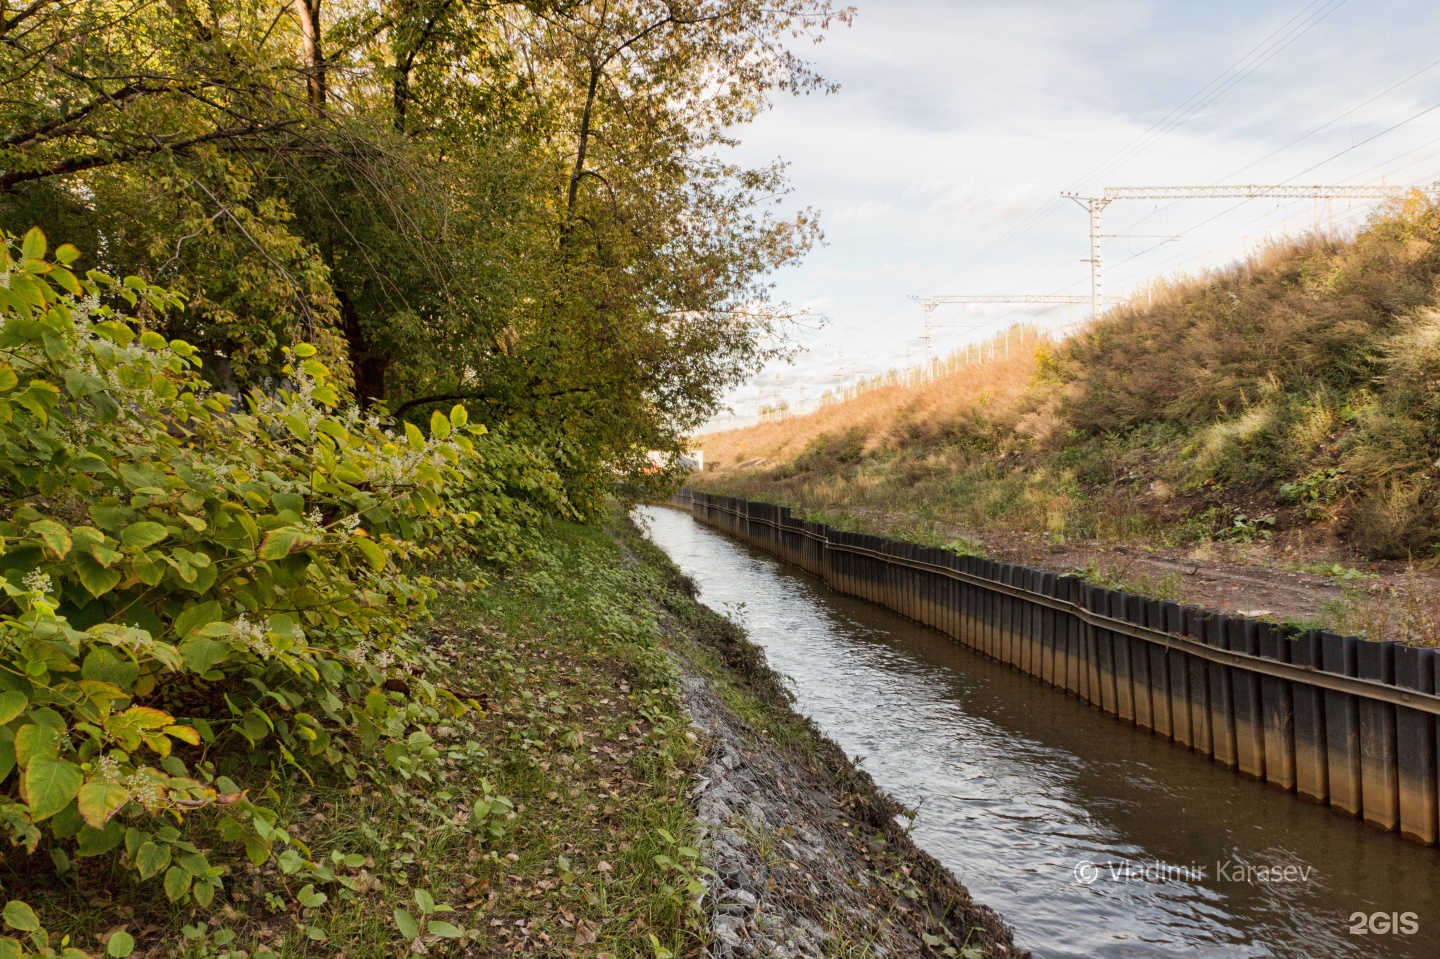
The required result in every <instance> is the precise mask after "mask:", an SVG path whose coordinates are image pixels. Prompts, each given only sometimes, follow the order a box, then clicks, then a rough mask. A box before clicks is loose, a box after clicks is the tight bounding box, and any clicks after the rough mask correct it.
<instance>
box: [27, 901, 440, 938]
mask: <svg viewBox="0 0 1440 959" xmlns="http://www.w3.org/2000/svg"><path fill="white" fill-rule="evenodd" d="M6 911H7V912H8V911H9V909H8V907H7V909H6ZM395 928H396V929H399V930H400V935H402V936H404V937H405V938H406V939H414V938H415V937H416V936H418V935H420V927H419V926H417V925H416V924H415V919H414V917H412V916H411V915H410V913H408V912H406V911H405V910H404V909H401V908H400V907H399V906H396V907H395Z"/></svg>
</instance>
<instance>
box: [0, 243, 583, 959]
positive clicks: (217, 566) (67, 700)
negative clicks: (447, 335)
mask: <svg viewBox="0 0 1440 959" xmlns="http://www.w3.org/2000/svg"><path fill="white" fill-rule="evenodd" d="M77 256H78V254H77V252H76V251H75V249H74V248H73V247H69V246H62V247H60V248H59V249H58V250H56V251H55V253H54V255H53V258H47V257H46V242H45V239H44V237H43V236H42V235H41V234H40V233H39V231H38V230H32V231H31V232H30V233H29V234H27V235H26V236H25V238H24V241H23V244H22V245H20V246H19V248H18V249H17V248H16V244H15V243H14V241H13V240H10V239H7V240H6V241H5V242H4V243H3V244H0V319H3V327H0V442H3V444H4V448H5V455H4V458H3V459H0V485H3V493H4V501H5V505H4V509H3V511H0V589H3V590H4V599H3V600H0V602H3V607H0V833H3V835H5V836H6V837H7V838H8V839H9V841H10V842H11V844H12V845H13V846H16V847H18V848H20V849H23V850H24V851H25V853H27V854H29V855H30V856H31V857H32V858H33V857H34V856H36V854H38V853H41V852H42V851H43V852H47V853H48V858H49V859H50V860H51V862H53V864H54V866H55V868H56V870H57V871H59V872H60V873H61V874H62V875H63V874H64V873H66V872H68V871H70V870H72V869H73V868H74V865H73V860H74V859H76V858H79V857H92V856H108V857H111V858H113V859H114V860H115V861H117V862H119V863H120V864H122V865H123V866H124V867H126V868H128V869H130V870H133V871H134V872H135V873H137V874H138V876H139V878H140V879H142V880H149V879H152V878H153V879H157V880H160V881H161V882H163V885H164V889H165V892H166V894H167V895H168V896H169V898H170V899H171V900H173V901H185V900H192V899H193V900H194V901H195V902H197V903H199V904H200V905H202V906H204V905H208V904H209V903H210V901H211V899H212V898H213V896H214V894H215V891H216V890H217V889H218V888H220V886H221V883H222V881H223V870H222V869H221V868H220V867H218V866H216V865H214V864H212V863H211V862H210V861H209V859H208V858H207V857H206V856H205V855H204V854H203V853H202V852H201V851H200V850H199V849H198V848H197V847H196V846H195V845H194V844H192V843H191V842H189V841H187V838H186V837H187V833H186V828H187V826H188V817H189V816H190V815H191V814H192V813H193V812H195V811H196V810H198V809H202V808H205V807H212V806H214V807H221V810H219V811H217V812H216V813H214V814H210V818H211V821H212V822H214V823H215V825H216V828H218V833H219V835H220V837H221V838H222V839H223V840H227V841H229V842H231V843H234V844H238V845H237V849H238V848H239V845H243V847H244V849H245V851H246V852H247V853H248V855H249V857H250V858H251V860H252V861H253V862H255V863H256V864H257V865H259V864H261V863H263V862H265V861H266V860H267V859H268V858H269V856H270V855H271V851H272V847H274V846H275V845H276V844H277V843H282V844H285V843H288V842H289V837H288V836H287V834H286V833H285V831H284V829H283V828H281V827H280V824H278V823H277V822H276V817H275V814H274V813H273V812H272V811H270V810H268V809H266V808H264V807H262V806H260V805H257V804H256V803H254V802H252V801H251V799H250V797H249V795H248V794H247V793H246V792H245V791H243V790H241V789H240V788H239V786H238V785H237V784H236V783H235V782H234V781H232V780H231V779H230V778H229V777H228V776H226V775H224V772H225V771H227V769H230V768H231V766H230V765H227V763H232V764H233V759H234V758H235V757H236V756H238V755H242V754H243V755H244V756H245V757H246V758H247V760H248V762H249V763H250V764H251V765H252V766H259V767H261V768H263V767H264V766H265V765H267V764H269V765H271V766H272V767H275V768H283V767H285V766H301V765H305V764H321V765H326V764H328V765H330V766H332V767H334V768H336V769H338V770H340V771H342V772H343V773H345V774H347V775H350V776H352V777H353V776H355V775H357V773H358V771H359V769H360V768H361V767H362V766H363V765H364V764H365V763H366V762H370V761H378V762H383V763H385V764H387V765H389V766H391V767H394V768H396V769H399V770H400V771H401V772H402V773H404V774H406V775H418V776H422V777H423V776H425V775H426V773H425V765H426V764H427V762H428V761H429V760H431V759H433V758H435V756H436V753H435V751H434V750H433V749H432V748H429V740H428V737H427V736H426V735H425V734H424V733H423V732H422V731H420V729H421V727H422V726H423V725H424V724H425V723H427V722H433V721H435V720H436V719H438V718H439V717H440V716H441V714H442V712H458V711H463V709H464V708H465V707H464V706H463V704H461V703H460V701H459V700H458V699H457V698H456V697H455V696H454V695H452V694H449V693H447V692H445V691H444V690H441V689H437V688H435V687H434V686H432V685H431V684H429V683H428V682H426V681H425V680H424V679H423V678H417V677H416V676H415V675H412V674H411V673H412V671H410V670H406V669H403V667H405V666H406V665H407V661H408V659H409V658H410V655H411V654H410V653H409V651H408V647H407V640H406V638H405V635H404V628H405V624H406V622H407V621H408V620H410V619H411V618H413V617H414V616H416V615H419V614H422V613H423V612H424V610H425V608H426V603H427V602H428V601H429V600H430V599H431V598H432V597H433V595H434V585H433V584H432V583H431V582H430V581H429V580H427V579H426V578H424V577H418V578H417V577H412V576H410V575H407V574H406V571H405V570H406V567H407V565H408V564H409V563H410V562H412V561H414V560H415V559H417V558H422V557H425V556H427V555H430V554H431V553H432V552H433V551H434V550H435V549H436V547H437V546H445V547H446V549H447V552H448V551H451V549H452V548H455V547H458V546H461V545H462V544H463V542H468V541H462V540H461V539H460V537H461V536H462V534H463V533H464V532H465V531H466V530H469V529H471V528H472V527H474V526H475V525H476V524H477V523H478V524H481V525H482V526H483V532H484V535H483V536H482V537H480V539H479V542H480V543H481V544H482V549H483V550H484V551H485V552H487V553H488V554H493V555H499V554H513V552H514V550H515V543H516V542H517V540H518V538H519V530H520V529H521V527H522V526H523V525H524V524H525V522H526V521H527V520H528V519H529V518H530V517H531V514H532V513H534V511H535V510H536V509H537V507H535V506H532V505H527V503H526V497H527V496H529V497H530V498H531V499H535V500H537V501H539V502H544V501H545V500H546V498H547V497H549V498H550V499H551V500H554V499H556V498H558V496H559V494H558V492H556V489H557V486H556V484H555V482H554V479H553V472H547V470H546V469H545V467H544V464H543V463H542V462H540V461H539V460H538V459H535V458H534V457H530V456H527V455H525V454H524V453H523V452H521V451H518V450H517V449H516V448H515V447H514V446H512V445H510V444H506V443H504V442H502V441H496V440H494V439H493V438H490V437H485V436H484V433H485V429H484V427H483V426H471V425H468V424H467V416H466V412H465V410H464V408H463V407H456V408H455V409H454V410H453V411H452V412H451V414H450V415H449V416H445V415H442V414H439V413H436V414H435V415H434V416H433V417H432V418H431V421H430V429H429V433H428V435H426V434H425V433H423V432H422V431H421V430H420V429H419V428H417V427H416V426H415V425H414V424H409V423H407V424H404V427H403V430H395V429H391V428H389V427H387V425H386V424H385V423H383V422H382V421H380V420H379V419H378V418H374V417H368V418H367V417H366V416H363V415H362V414H360V413H359V412H357V411H355V410H354V409H341V406H340V403H341V396H340V395H339V393H338V391H337V390H336V388H335V387H334V386H333V385H332V384H331V382H330V377H329V372H328V370H327V369H326V368H325V367H324V366H323V365H322V364H321V363H320V362H318V361H317V360H316V359H315V357H314V350H313V349H312V348H310V347H307V346H301V347H297V348H296V349H295V350H294V353H293V356H292V357H291V362H290V364H289V365H287V366H285V368H284V373H285V375H286V376H287V377H288V381H287V384H286V386H285V387H283V388H277V389H274V390H272V391H270V392H268V393H266V394H264V395H251V396H249V397H247V398H246V400H245V401H244V403H243V404H241V403H238V402H236V401H235V400H233V399H232V398H231V397H229V396H226V395H225V394H215V393H209V392H207V391H206V390H205V388H204V383H203V381H202V380H201V379H200V377H199V372H198V366H199V362H198V360H197V359H196V357H195V350H194V349H193V348H192V347H190V346H189V345H187V344H186V343H184V342H181V341H178V340H177V341H170V342H167V341H166V340H165V339H164V338H163V337H161V336H160V335H158V334H156V333H154V332H150V331H148V330H146V329H145V321H144V320H145V318H153V317H155V316H157V315H158V314H161V313H163V311H165V310H167V309H170V308H173V307H174V306H175V305H176V304H177V301H178V298H177V297H175V296H174V295H173V294H171V293H169V292H167V291H166V290H163V289H161V288H159V287H156V286H152V285H150V284H148V283H146V282H144V281H142V280H140V279H137V278H134V277H129V278H126V279H125V280H124V281H123V282H117V281H114V280H112V279H109V278H107V277H105V276H103V275H100V274H98V273H93V272H92V273H90V274H89V275H88V276H87V277H86V278H84V279H82V278H80V277H77V276H76V275H75V274H74V273H73V272H71V270H70V269H68V265H69V264H71V263H73V262H74V261H75V259H76V257H77ZM105 302H110V303H113V304H114V308H112V306H110V305H104V304H105ZM117 308H118V309H117ZM121 311H128V312H129V313H130V314H131V315H126V314H125V312H121ZM490 461H495V462H496V464H497V465H495V466H491V465H490ZM387 681H388V682H389V686H388V687H387V685H386V684H387ZM387 688H389V689H394V690H399V689H403V690H405V691H406V692H407V693H408V697H407V696H406V695H402V694H401V693H400V692H398V691H395V692H387V691H386V690H387ZM382 747H383V748H382ZM297 845H298V844H297ZM299 848H300V850H301V851H302V852H303V851H304V850H303V847H299ZM287 855H290V856H291V857H292V859H293V857H294V853H293V851H292V852H289V853H287ZM302 858H303V857H302ZM321 872H322V878H323V869H322V871H321ZM3 919H4V922H5V924H6V926H7V927H8V929H9V930H10V931H13V932H15V933H18V934H22V935H23V936H24V937H25V941H26V942H27V943H28V944H29V945H28V947H27V946H22V944H21V942H20V940H15V939H8V938H4V937H0V959H12V957H18V956H22V955H26V954H27V953H26V952H25V949H26V948H31V949H33V950H34V951H35V952H36V953H37V954H40V955H50V954H52V953H51V951H50V946H49V944H48V938H47V934H46V932H45V930H44V928H43V926H42V924H41V921H40V918H39V917H38V916H36V915H35V913H34V912H33V911H32V909H31V908H30V906H28V905H27V904H25V903H23V902H20V901H18V900H15V901H11V902H10V903H9V904H8V905H7V906H5V908H4V913H3ZM69 953H74V950H69Z"/></svg>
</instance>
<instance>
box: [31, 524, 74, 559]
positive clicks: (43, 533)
mask: <svg viewBox="0 0 1440 959" xmlns="http://www.w3.org/2000/svg"><path fill="white" fill-rule="evenodd" d="M30 532H31V533H32V534H33V535H35V536H38V537H40V541H41V542H43V543H44V544H45V548H46V550H48V551H49V552H50V553H52V554H53V555H54V556H55V558H56V559H64V558H65V554H67V553H69V552H70V546H71V545H72V544H71V541H70V531H69V530H67V529H66V528H65V527H63V526H61V525H60V524H59V523H57V522H55V521H54V520H51V519H42V520H39V521H38V522H35V523H31V524H30Z"/></svg>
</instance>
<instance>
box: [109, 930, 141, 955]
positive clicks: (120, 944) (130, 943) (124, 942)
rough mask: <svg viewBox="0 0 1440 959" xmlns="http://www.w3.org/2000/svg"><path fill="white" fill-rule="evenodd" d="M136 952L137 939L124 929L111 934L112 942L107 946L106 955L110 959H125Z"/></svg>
mask: <svg viewBox="0 0 1440 959" xmlns="http://www.w3.org/2000/svg"><path fill="white" fill-rule="evenodd" d="M134 951H135V937H134V936H132V935H130V933H128V932H126V931H125V930H124V929H116V930H115V931H114V932H112V933H111V934H110V941H109V942H107V943H106V944H105V955H107V956H109V957H110V959H125V957H126V956H128V955H130V953H132V952H134Z"/></svg>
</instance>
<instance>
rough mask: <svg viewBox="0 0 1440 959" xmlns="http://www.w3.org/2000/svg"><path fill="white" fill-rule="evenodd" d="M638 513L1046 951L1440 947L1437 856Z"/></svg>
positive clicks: (805, 705)
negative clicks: (1244, 776) (1226, 767)
mask: <svg viewBox="0 0 1440 959" xmlns="http://www.w3.org/2000/svg"><path fill="white" fill-rule="evenodd" d="M637 519H639V520H640V521H641V523H642V525H644V526H645V527H646V528H647V529H648V531H649V535H650V538H651V539H652V541H653V542H655V543H656V544H657V545H659V546H660V547H661V548H663V549H664V550H665V551H666V552H667V553H668V554H669V555H670V557H671V558H672V559H673V560H674V561H675V562H676V563H677V564H678V565H679V566H680V567H681V569H683V570H684V571H685V572H686V573H687V574H689V575H690V576H691V577H692V578H693V579H694V580H695V582H696V583H697V584H698V585H699V587H700V598H701V599H702V600H703V601H704V602H705V603H706V604H707V605H709V606H710V607H712V608H714V609H717V610H719V611H721V612H724V613H727V614H729V615H731V616H732V617H733V618H735V619H736V620H737V621H738V622H739V623H741V624H742V625H743V626H744V627H745V629H746V630H747V631H748V633H749V635H750V638H751V639H752V640H753V641H754V642H756V643H757V644H759V645H760V646H761V647H763V648H764V649H765V651H766V654H767V655H768V656H769V659H770V663H771V665H773V666H774V667H775V668H776V669H778V670H779V671H780V672H782V673H783V674H785V675H786V676H787V677H788V678H789V680H790V682H791V688H792V690H793V692H794V693H795V696H796V699H797V708H798V709H799V710H800V711H801V712H803V713H805V714H807V715H809V716H811V717H813V718H814V720H815V721H816V723H817V724H818V725H819V726H820V728H821V729H823V730H824V731H825V733H826V734H827V735H829V736H830V737H831V738H832V739H834V740H835V741H836V742H837V743H839V744H840V746H841V747H842V748H844V750H845V751H846V752H847V753H848V754H850V755H851V756H860V757H863V761H862V762H863V766H864V768H865V769H866V770H867V771H868V772H869V773H870V774H871V776H873V777H874V779H875V781H876V782H877V783H878V784H879V785H880V786H881V788H883V789H885V790H887V791H889V792H890V793H891V794H892V795H894V796H895V797H896V798H897V799H899V800H900V801H902V802H904V803H905V804H906V805H908V806H910V807H911V808H915V809H918V810H919V814H918V816H917V817H916V819H915V824H914V837H915V840H916V842H917V843H919V845H921V846H922V847H923V848H924V849H925V850H926V851H928V852H929V853H930V854H931V855H933V856H935V857H936V858H937V859H939V860H940V861H941V862H943V863H944V864H945V865H946V866H948V867H949V868H950V869H951V870H952V871H953V872H954V873H955V874H956V876H958V877H959V879H960V881H961V882H963V883H964V884H965V885H966V886H967V887H968V888H969V889H970V891H971V893H972V894H973V895H974V897H975V899H976V900H977V901H979V902H983V903H985V904H987V905H989V906H991V907H993V908H995V909H996V910H998V911H999V912H1000V914H1001V915H1002V916H1004V918H1005V920H1006V921H1007V922H1009V923H1010V924H1011V925H1013V926H1014V927H1015V931H1016V939H1017V940H1018V941H1019V943H1020V944H1021V945H1023V946H1025V947H1026V948H1028V949H1031V950H1033V951H1034V953H1035V955H1036V956H1042V957H1084V959H1098V957H1171V956H1185V957H1195V956H1204V957H1210V956H1217V957H1239V956H1284V957H1297V959H1300V957H1303V959H1330V957H1342V956H1344V957H1348V956H1356V957H1362V956H1363V957H1367V959H1368V957H1417V959H1418V957H1432V959H1433V957H1440V851H1437V850H1435V849H1429V848H1425V847H1422V846H1418V845H1413V844H1411V843H1407V842H1403V841H1401V840H1399V839H1398V838H1395V837H1392V836H1389V835H1386V834H1384V833H1381V832H1379V831H1378V830H1376V829H1374V828H1373V827H1369V826H1366V825H1364V824H1362V823H1358V822H1355V821H1353V820H1348V819H1345V818H1342V817H1341V816H1338V815H1335V814H1334V813H1332V812H1330V811H1328V810H1326V809H1322V808H1319V807H1316V806H1313V805H1310V804H1308V803H1306V802H1304V801H1303V800H1299V799H1297V798H1295V797H1294V796H1292V795H1288V794H1285V793H1281V792H1279V791H1278V790H1275V789H1271V788H1268V787H1266V786H1263V785H1260V784H1258V783H1255V782H1253V781H1250V780H1247V779H1244V778H1242V777H1240V776H1237V775H1236V774H1234V773H1231V772H1228V771H1226V770H1223V769H1221V768H1220V767H1218V766H1215V765H1214V764H1212V763H1211V762H1210V761H1209V760H1208V759H1206V758H1204V757H1202V756H1198V755H1195V754H1193V753H1190V752H1188V751H1187V750H1185V749H1183V748H1180V747H1177V746H1174V745H1172V744H1169V743H1165V742H1162V741H1161V740H1159V739H1157V738H1155V737H1154V736H1152V735H1150V734H1149V733H1146V732H1143V731H1141V730H1137V729H1133V728H1126V727H1125V726H1124V725H1122V724H1121V723H1119V722H1117V721H1116V720H1115V719H1113V718H1111V717H1109V716H1106V715H1105V714H1103V713H1101V712H1100V711H1099V710H1096V709H1094V708H1092V707H1090V706H1087V705H1085V704H1083V703H1081V702H1080V701H1079V700H1078V699H1076V698H1074V697H1072V696H1069V695H1067V694H1066V693H1064V692H1063V691H1057V690H1054V689H1051V688H1049V687H1047V686H1044V685H1043V684H1041V683H1039V682H1037V681H1035V680H1033V679H1030V678H1028V677H1026V676H1023V675H1021V674H1020V673H1019V672H1017V671H1015V670H1013V669H1011V668H1009V667H1007V666H1003V665H1001V664H999V663H996V662H992V661H991V660H988V659H985V658H984V657H982V656H980V655H978V654H977V653H973V652H971V651H970V650H967V649H965V648H964V647H962V646H960V645H959V644H957V643H955V642H953V641H952V640H950V639H948V638H946V637H945V636H942V635H940V634H939V633H936V632H934V631H932V630H930V629H928V628H926V627H924V626H921V625H919V624H917V623H913V622H911V621H909V620H907V619H905V618H903V617H901V616H898V615H896V614H895V613H892V612H890V611H889V610H886V609H883V608H882V607H879V606H876V605H873V604H871V603H868V602H865V601H863V600H858V599H853V598H850V597H845V596H841V595H839V594H837V593H835V592H833V591H831V590H830V589H829V588H828V587H826V586H825V584H824V583H823V582H822V581H820V580H818V579H816V578H814V577H812V576H810V575H808V574H806V573H804V572H802V571H800V570H797V569H795V568H794V567H791V566H787V565H786V564H784V563H782V562H780V561H779V560H778V559H775V558H774V557H772V556H770V555H769V554H767V553H764V552H762V551H759V550H756V549H753V548H751V547H748V546H746V545H744V544H742V543H739V542H737V541H735V540H732V539H729V538H727V537H725V536H723V535H722V534H720V533H718V532H716V531H715V530H713V529H710V528H708V527H706V526H703V525H701V524H700V523H697V522H696V521H695V520H693V519H691V517H690V516H689V515H688V514H686V513H683V512H680V511H678V510H673V509H667V508H663V507H643V508H641V509H640V510H638V515H637ZM1357 913H1360V914H1363V917H1364V920H1363V924H1362V923H1361V917H1357V916H1356V915H1355V914H1357ZM1375 913H1383V914H1384V915H1383V916H1378V917H1377V916H1374V914H1375ZM1406 913H1410V914H1413V915H1410V916H1406V915H1404V914H1406ZM1412 927H1413V928H1412ZM1381 930H1386V931H1381Z"/></svg>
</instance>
